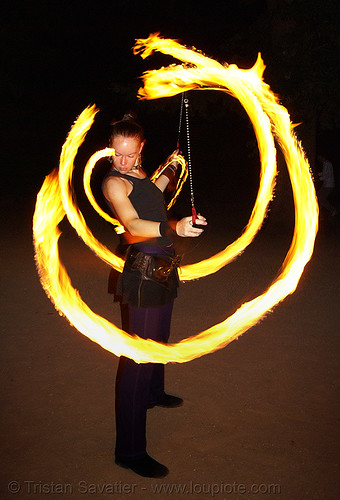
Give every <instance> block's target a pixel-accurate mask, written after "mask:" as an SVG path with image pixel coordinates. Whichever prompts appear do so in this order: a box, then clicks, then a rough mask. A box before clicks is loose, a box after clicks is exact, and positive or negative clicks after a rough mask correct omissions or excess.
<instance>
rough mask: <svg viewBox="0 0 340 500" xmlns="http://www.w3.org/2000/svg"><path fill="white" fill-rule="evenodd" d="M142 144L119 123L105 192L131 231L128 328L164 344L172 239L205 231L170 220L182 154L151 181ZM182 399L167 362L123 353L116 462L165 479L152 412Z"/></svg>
mask: <svg viewBox="0 0 340 500" xmlns="http://www.w3.org/2000/svg"><path fill="white" fill-rule="evenodd" d="M144 143H145V141H144V133H143V129H142V127H141V126H140V125H139V124H138V123H136V122H135V121H134V120H133V119H131V116H130V115H126V116H125V117H124V118H123V120H121V121H119V122H116V123H115V124H114V125H113V131H112V135H111V147H112V148H114V150H115V153H114V156H113V168H112V170H111V171H110V173H109V174H108V176H107V177H106V179H105V181H104V184H103V192H104V196H105V198H106V199H107V201H108V202H109V204H110V206H111V209H112V211H113V213H114V215H115V217H116V218H117V219H118V220H119V221H120V223H121V224H122V225H123V226H124V228H125V233H124V236H123V242H122V243H123V244H122V245H121V248H122V247H123V248H125V249H126V248H127V252H126V254H125V257H126V262H125V266H124V270H123V272H122V274H121V276H120V278H119V280H118V286H117V294H118V295H119V297H120V300H121V303H122V304H123V306H124V305H126V307H127V312H128V314H127V322H126V321H125V320H124V317H123V315H122V323H123V328H124V330H126V331H128V332H129V333H131V334H137V335H138V336H139V337H141V338H150V339H153V340H155V341H157V342H162V343H166V342H167V341H168V338H169V334H170V321H171V314H172V307H173V301H174V298H175V297H176V295H177V286H178V276H177V270H176V268H175V267H176V265H175V263H174V262H175V261H174V260H172V259H173V257H174V249H173V236H174V235H175V234H177V235H179V236H182V237H186V236H191V237H197V236H199V235H200V234H201V233H202V231H203V228H197V227H193V225H192V222H191V217H185V218H183V219H181V220H180V221H178V222H176V223H173V224H170V223H169V222H168V220H167V213H166V207H165V203H164V197H163V191H164V190H165V189H166V187H167V186H168V184H169V181H170V180H172V178H173V177H174V175H175V174H176V168H177V163H176V161H175V156H176V152H175V153H174V154H173V157H174V161H173V163H172V164H171V165H170V166H169V167H168V168H167V169H166V170H165V171H164V173H163V174H162V175H161V176H160V177H159V178H158V179H157V181H156V182H155V183H152V182H151V181H150V179H149V178H148V177H147V176H146V174H145V172H144V170H143V169H142V167H141V164H140V163H141V153H142V149H143V146H144ZM197 223H198V224H200V225H205V224H206V220H205V218H204V217H202V216H201V215H199V216H198V220H197ZM156 268H157V269H158V271H159V269H160V270H161V275H157V273H158V271H155V269H156ZM163 271H164V272H163ZM158 274H159V273H158ZM182 402H183V401H182V399H181V398H177V397H176V396H171V395H168V394H166V393H165V392H164V365H163V364H153V363H146V364H145V363H144V364H137V363H135V362H134V361H133V360H131V359H129V358H126V357H123V356H122V357H121V358H120V361H119V366H118V372H117V379H116V449H115V461H116V463H117V464H118V465H120V466H122V467H125V468H129V469H132V470H133V471H134V472H136V473H137V474H139V475H141V476H144V477H164V476H165V475H166V474H167V473H168V469H167V468H166V467H165V466H164V465H162V464H160V463H159V462H157V461H156V460H154V459H153V458H152V457H150V456H149V455H148V453H147V452H146V413H147V409H148V408H152V407H153V406H163V407H169V408H170V407H176V406H180V405H181V404H182Z"/></svg>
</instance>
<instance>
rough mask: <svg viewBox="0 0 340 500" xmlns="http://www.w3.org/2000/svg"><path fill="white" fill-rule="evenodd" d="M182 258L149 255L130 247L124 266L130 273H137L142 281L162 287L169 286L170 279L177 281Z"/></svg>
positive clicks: (178, 256) (177, 256)
mask: <svg viewBox="0 0 340 500" xmlns="http://www.w3.org/2000/svg"><path fill="white" fill-rule="evenodd" d="M181 259H182V257H181V256H180V255H176V256H174V257H170V256H169V255H150V254H146V253H144V252H141V251H140V250H138V249H136V248H133V247H130V248H129V250H128V253H127V256H126V263H125V265H126V266H127V267H128V268H129V269H131V270H132V271H139V272H140V273H141V275H142V279H145V280H151V281H154V282H156V283H159V284H162V285H165V286H167V285H169V282H170V281H172V280H170V278H171V277H175V279H176V280H178V273H177V268H178V267H179V266H180V263H181Z"/></svg>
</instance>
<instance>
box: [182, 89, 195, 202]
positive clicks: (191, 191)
mask: <svg viewBox="0 0 340 500" xmlns="http://www.w3.org/2000/svg"><path fill="white" fill-rule="evenodd" d="M184 106H185V122H186V128H187V148H188V173H189V187H190V199H191V206H192V208H194V207H195V198H194V187H193V182H192V166H191V151H190V129H189V99H188V98H185V99H184Z"/></svg>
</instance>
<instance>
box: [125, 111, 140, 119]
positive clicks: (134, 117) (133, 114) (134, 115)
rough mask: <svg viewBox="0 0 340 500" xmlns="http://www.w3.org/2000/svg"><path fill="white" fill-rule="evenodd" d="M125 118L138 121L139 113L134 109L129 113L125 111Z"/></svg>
mask: <svg viewBox="0 0 340 500" xmlns="http://www.w3.org/2000/svg"><path fill="white" fill-rule="evenodd" d="M123 120H124V121H125V120H130V121H134V122H135V121H136V120H137V113H135V112H134V111H128V112H127V113H125V115H124V116H123Z"/></svg>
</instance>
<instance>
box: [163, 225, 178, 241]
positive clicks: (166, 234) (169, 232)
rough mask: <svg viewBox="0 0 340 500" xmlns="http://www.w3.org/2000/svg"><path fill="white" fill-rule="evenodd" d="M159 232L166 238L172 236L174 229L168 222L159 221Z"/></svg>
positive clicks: (174, 232)
mask: <svg viewBox="0 0 340 500" xmlns="http://www.w3.org/2000/svg"><path fill="white" fill-rule="evenodd" d="M159 232H160V235H161V236H163V237H166V238H170V239H171V238H172V237H173V236H174V235H175V234H176V231H174V230H173V229H172V227H171V226H170V224H169V223H168V222H160V223H159Z"/></svg>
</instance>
